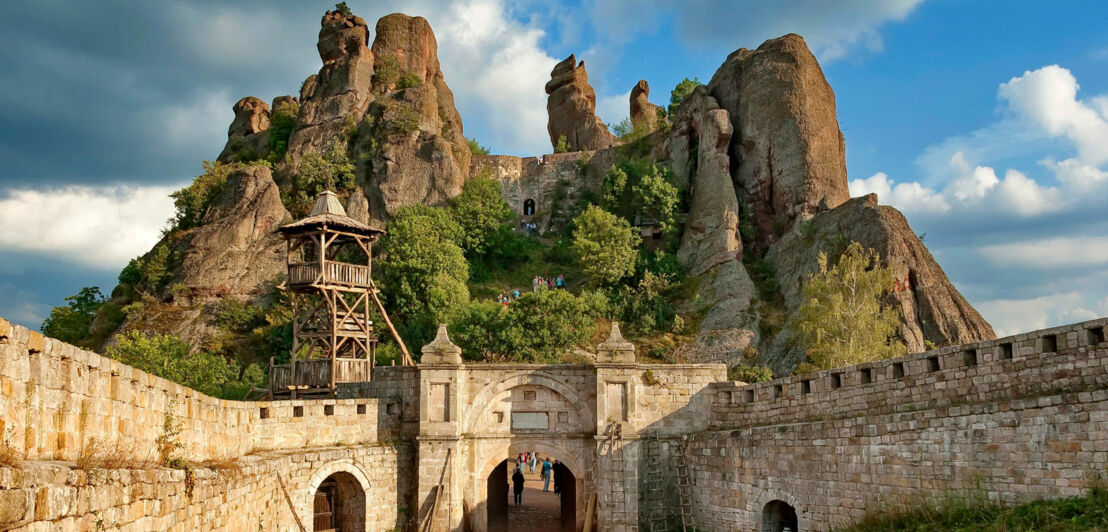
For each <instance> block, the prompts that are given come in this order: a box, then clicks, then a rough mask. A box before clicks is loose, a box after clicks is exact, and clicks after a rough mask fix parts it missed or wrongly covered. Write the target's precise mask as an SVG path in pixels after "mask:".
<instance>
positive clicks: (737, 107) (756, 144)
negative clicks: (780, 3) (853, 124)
mask: <svg viewBox="0 0 1108 532" xmlns="http://www.w3.org/2000/svg"><path fill="white" fill-rule="evenodd" d="M708 90H709V92H711V94H712V96H714V97H715V99H716V100H717V101H718V102H719V105H720V106H721V107H723V108H724V109H727V112H728V113H729V114H730V116H731V124H732V126H733V127H734V130H735V134H734V135H733V136H732V138H731V150H732V151H731V157H732V161H733V163H734V167H733V170H734V177H735V183H736V184H738V186H739V187H741V189H742V190H741V191H740V192H741V195H742V196H743V203H742V207H743V209H744V210H749V212H750V215H751V218H752V220H753V223H754V225H755V227H756V230H757V231H756V233H757V235H758V236H757V239H756V240H757V243H758V244H759V245H762V246H765V245H768V244H770V243H772V242H773V241H774V240H776V239H777V238H778V237H779V236H781V235H782V234H783V233H784V232H785V231H788V229H789V228H790V227H791V226H792V224H793V221H794V220H796V218H797V216H799V215H800V214H812V213H815V212H816V211H817V210H818V209H819V207H820V205H821V204H824V205H825V206H826V207H828V208H833V207H836V206H838V205H839V204H841V203H842V202H844V201H846V200H847V199H848V198H849V197H850V193H849V190H848V187H847V180H846V149H845V145H844V141H843V135H842V132H841V131H839V123H838V120H837V118H836V115H835V93H834V91H832V90H831V86H830V85H828V83H827V80H826V79H825V78H824V77H823V71H822V70H821V69H820V67H819V63H817V62H816V58H815V57H813V56H812V53H811V52H809V51H808V46H807V45H806V44H805V43H804V39H802V38H800V36H799V35H792V34H790V35H786V36H784V37H780V38H777V39H771V40H768V41H766V42H765V43H764V44H762V45H761V46H759V47H758V49H757V50H747V49H746V48H740V49H739V50H736V51H735V52H733V53H731V55H729V56H728V57H727V60H726V61H725V62H724V63H723V65H722V66H720V67H719V69H718V70H717V71H716V73H715V75H714V76H713V77H712V80H711V82H710V83H708Z"/></svg>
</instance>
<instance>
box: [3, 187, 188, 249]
mask: <svg viewBox="0 0 1108 532" xmlns="http://www.w3.org/2000/svg"><path fill="white" fill-rule="evenodd" d="M173 190H174V187H159V186H150V187H124V186H106V187H87V186H68V187H61V188H55V189H43V190H34V189H17V190H10V191H8V192H7V194H5V195H4V196H3V197H2V198H0V247H4V248H7V249H12V250H21V251H35V252H41V253H45V254H48V255H53V256H57V257H59V258H63V259H67V260H71V261H73V262H75V263H79V264H87V265H89V266H93V267H98V268H104V269H117V268H119V267H121V266H123V265H124V264H126V263H127V261H128V260H129V259H131V258H133V257H135V256H137V255H139V254H141V253H144V252H146V251H148V250H149V249H150V248H151V247H152V246H153V245H154V244H155V243H156V242H157V241H158V239H159V238H160V230H161V228H162V227H164V226H165V223H166V220H167V219H168V218H169V217H170V216H171V215H172V214H173V210H174V209H173V200H172V199H171V198H170V197H169V193H170V192H172V191H173Z"/></svg>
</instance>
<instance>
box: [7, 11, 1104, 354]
mask: <svg viewBox="0 0 1108 532" xmlns="http://www.w3.org/2000/svg"><path fill="white" fill-rule="evenodd" d="M348 4H349V5H350V7H351V8H352V10H353V11H354V12H355V13H356V14H358V15H360V16H362V17H364V18H365V19H366V20H367V21H369V23H370V26H371V27H372V26H373V23H374V21H376V19H377V18H379V17H381V16H383V15H385V14H388V13H392V12H397V11H401V12H404V13H407V14H409V15H419V16H423V17H425V18H427V19H428V20H429V21H430V23H431V26H432V27H433V28H434V30H435V34H436V37H437V39H438V43H439V58H440V60H441V62H442V69H443V72H444V75H445V78H446V82H447V84H448V85H449V86H450V87H451V89H452V90H453V91H454V94H455V100H456V105H457V107H458V110H459V112H460V113H461V115H462V119H463V127H464V130H465V134H466V135H467V136H469V137H475V138H476V139H478V141H479V142H481V143H482V144H484V145H488V146H490V147H491V148H492V151H493V152H494V153H502V154H513V155H538V154H542V153H547V152H550V151H551V147H550V144H549V139H548V138H547V134H546V95H545V93H544V92H543V85H544V84H545V83H546V81H547V80H548V79H549V73H550V69H551V68H552V67H553V66H554V64H555V63H557V62H558V61H560V60H561V59H564V58H565V57H567V56H568V55H569V54H571V53H573V54H576V55H577V57H578V59H583V60H584V61H585V64H586V68H587V70H588V73H589V80H590V82H591V83H592V85H593V87H594V88H595V89H596V93H597V98H598V113H599V114H600V116H601V118H603V119H604V120H605V121H606V122H608V123H614V122H618V121H619V120H620V119H622V118H624V117H626V116H627V112H628V93H629V92H630V89H631V87H632V86H633V85H634V84H635V82H636V81H638V80H639V79H645V80H647V81H648V82H649V83H650V86H651V88H652V93H651V96H650V98H651V100H652V101H654V102H655V103H659V104H664V103H667V102H668V99H669V91H670V90H671V89H672V88H673V86H674V85H676V84H677V83H678V82H679V81H681V80H682V79H683V78H685V77H689V78H698V79H699V80H700V81H702V82H707V81H708V80H709V79H710V78H711V77H712V74H713V73H714V72H715V69H716V68H717V67H718V66H719V65H720V64H721V63H722V62H723V60H724V58H725V57H726V56H727V55H728V54H729V53H730V52H732V51H734V50H735V49H738V48H742V47H745V48H754V47H757V46H758V45H759V44H760V43H761V42H763V41H764V40H766V39H768V38H773V37H777V36H780V35H782V34H785V33H789V32H793V33H798V34H800V35H802V36H803V37H804V38H805V40H806V41H807V42H808V45H809V47H811V49H812V51H813V53H815V55H816V57H817V58H818V59H819V61H820V63H821V65H822V67H823V70H824V73H825V75H826V76H827V78H828V80H829V82H830V83H831V86H832V87H833V88H834V90H835V94H836V98H837V103H838V116H839V123H840V126H841V127H842V130H843V133H844V135H845V137H846V145H847V166H848V172H849V176H850V190H851V194H852V195H855V196H857V195H862V194H867V193H870V192H876V193H877V194H878V198H879V201H880V202H881V203H883V204H889V205H892V206H894V207H897V208H899V209H901V210H902V211H903V212H904V214H905V215H906V216H907V218H908V220H909V222H910V223H911V225H912V227H913V229H914V230H915V231H916V232H917V234H919V235H920V236H921V237H922V238H923V239H924V242H925V244H926V245H927V246H928V248H929V249H930V250H931V252H932V254H934V255H935V257H936V259H937V260H938V261H939V263H940V264H941V265H942V266H943V268H944V270H945V271H946V273H947V275H948V276H949V277H950V279H951V281H953V282H954V284H955V285H956V286H957V287H958V289H959V290H961V292H962V293H963V294H964V295H965V296H966V297H967V298H968V299H969V300H970V302H971V303H972V304H973V305H974V306H976V307H977V309H978V310H979V311H981V313H982V314H983V315H984V316H985V318H986V319H987V320H988V321H989V322H990V323H992V325H993V326H994V328H995V329H996V331H997V333H998V334H1000V335H1007V334H1015V333H1018V332H1024V331H1029V330H1034V329H1038V328H1043V327H1047V326H1053V325H1060V324H1064V323H1071V322H1075V321H1081V320H1085V319H1091V318H1094V317H1098V316H1106V315H1108V199H1106V189H1108V32H1105V31H1104V21H1105V20H1108V3H1103V2H1072V1H1057V2H1049V3H1048V2H1032V1H1018V0H1012V1H983V0H980V1H979V0H973V1H962V2H954V1H944V0H885V1H873V0H842V1H839V2H825V1H823V0H792V1H787V2H760V1H755V0H731V1H719V0H684V1H680V2H678V1H677V0H655V1H653V2H641V1H635V2H632V1H629V0H607V1H601V0H595V1H591V0H575V1H573V2H569V3H566V2H559V1H554V0H549V1H548V0H526V1H523V2H514V3H513V2H506V1H500V0H465V1H457V2H449V1H444V0H415V1H406V2H399V1H393V0H373V1H369V0H348ZM331 5H333V2H330V3H329V2H310V1H297V2H293V1H287V2H277V1H267V0H240V1H238V2H234V3H226V2H217V1H215V0H178V1H175V2H136V1H132V2H121V1H117V0H104V1H99V2H95V3H93V2H79V3H77V2H60V1H54V0H38V1H30V0H9V1H5V2H3V3H0V102H2V104H0V317H4V318H6V319H10V320H12V321H15V322H18V323H21V324H24V325H27V326H31V327H35V328H37V327H38V325H39V324H40V323H41V321H42V320H43V319H44V318H45V317H46V315H48V313H49V311H50V308H51V307H53V306H56V305H61V304H64V297H65V296H67V295H71V294H73V293H76V292H77V291H78V290H79V289H80V288H81V287H83V286H89V285H96V286H100V287H101V288H102V289H103V290H104V291H105V292H106V293H107V292H110V290H111V288H112V287H113V286H114V285H115V279H116V276H117V275H118V272H119V270H120V268H122V266H123V265H125V264H126V262H127V261H128V260H129V259H130V258H132V257H135V256H137V255H139V254H141V253H143V252H145V251H146V250H148V249H149V248H150V247H151V246H152V245H153V244H154V243H155V242H156V241H157V239H158V238H159V235H160V231H161V229H162V228H164V227H165V225H166V220H167V219H168V218H169V217H170V216H171V214H172V211H173V206H172V201H171V200H170V199H169V197H168V194H169V193H170V192H171V191H173V190H175V189H177V188H180V187H182V186H184V185H186V184H187V183H189V182H190V181H191V179H192V178H193V177H194V176H196V175H197V174H199V173H200V172H201V161H203V160H205V159H213V158H214V157H215V156H216V155H217V154H218V153H219V151H220V149H222V147H223V144H224V142H225V141H226V135H227V126H228V125H229V124H230V123H231V120H232V118H233V112H232V111H231V106H232V105H233V104H234V102H235V101H237V100H238V99H239V98H241V97H243V96H249V95H252V96H257V97H260V98H262V99H264V100H266V101H269V100H271V99H272V98H273V97H275V96H279V95H283V94H295V93H296V92H297V91H298V90H299V87H300V83H301V82H302V81H303V80H304V78H306V77H307V76H308V75H309V74H312V73H314V72H316V71H317V70H318V69H319V67H320V60H319V56H318V54H317V52H316V49H315V42H316V37H317V34H318V31H319V19H320V17H321V16H322V14H323V12H324V11H325V10H326V9H327V8H329V7H330V6H331ZM371 38H372V36H371Z"/></svg>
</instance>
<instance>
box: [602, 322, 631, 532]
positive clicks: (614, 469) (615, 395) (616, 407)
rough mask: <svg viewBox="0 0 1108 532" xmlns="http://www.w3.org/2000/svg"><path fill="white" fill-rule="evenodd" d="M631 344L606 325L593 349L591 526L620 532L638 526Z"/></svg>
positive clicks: (618, 332)
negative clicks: (594, 449)
mask: <svg viewBox="0 0 1108 532" xmlns="http://www.w3.org/2000/svg"><path fill="white" fill-rule="evenodd" d="M634 371H635V346H634V344H632V343H631V342H628V341H627V340H624V339H623V335H622V334H621V333H620V331H619V324H618V323H614V322H613V323H612V332H611V333H610V334H609V335H608V339H607V340H605V341H604V342H603V343H601V344H600V345H598V346H597V348H596V410H597V411H596V434H597V436H596V438H597V460H598V463H597V465H598V467H597V481H596V488H597V489H596V491H597V498H598V504H597V525H598V528H599V530H605V531H613V532H623V531H631V530H637V529H638V525H639V476H638V473H639V468H638V463H639V445H638V442H637V436H636V428H635V424H634V422H633V420H634V419H635V395H636V389H635V388H636V386H635V379H634Z"/></svg>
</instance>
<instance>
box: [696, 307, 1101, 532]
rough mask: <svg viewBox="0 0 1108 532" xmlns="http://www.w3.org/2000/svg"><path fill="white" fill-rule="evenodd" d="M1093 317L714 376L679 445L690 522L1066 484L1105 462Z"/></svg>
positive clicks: (1042, 490)
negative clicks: (698, 425) (761, 373)
mask: <svg viewBox="0 0 1108 532" xmlns="http://www.w3.org/2000/svg"><path fill="white" fill-rule="evenodd" d="M1106 330H1108V319H1100V320H1094V321H1090V322H1086V323H1081V324H1076V325H1070V326H1065V327H1057V328H1053V329H1046V330H1043V331H1037V332H1033V333H1028V334H1021V335H1018V336H1013V337H1008V338H1001V339H997V340H990V341H985V342H980V343H976V344H969V345H963V346H958V347H948V348H943V349H939V350H935V351H929V352H925V353H918V354H914V355H909V356H906V357H901V358H897V359H892V360H885V361H880V362H873V363H867V364H861V365H858V366H853V367H848V368H841V369H836V370H832V371H823V372H820V373H817V374H814V375H800V376H792V377H788V378H784V379H778V380H775V381H771V382H766V383H759V384H754V385H742V384H741V383H719V384H715V385H713V387H712V395H713V397H712V401H713V405H712V419H711V424H712V428H711V430H709V431H705V432H702V433H698V434H695V435H692V436H691V437H690V443H689V447H688V454H689V456H690V460H691V462H692V467H693V470H694V471H695V478H694V485H695V486H696V491H697V492H698V493H700V494H702V495H703V497H701V498H700V499H699V500H698V501H697V502H698V505H697V506H696V513H697V515H698V516H702V518H703V521H702V522H700V523H698V524H699V525H700V526H701V527H702V528H705V529H708V530H757V529H759V528H760V526H761V513H762V509H763V507H764V506H765V505H766V503H768V502H770V501H772V500H781V501H784V502H786V503H788V504H790V505H791V506H793V507H794V508H795V509H796V511H797V514H798V517H799V520H800V529H801V530H828V529H830V528H831V527H832V526H844V525H847V524H849V523H851V522H853V521H854V520H856V519H857V518H859V517H861V516H862V515H863V514H864V513H865V510H866V509H867V508H869V509H872V508H874V507H875V506H877V505H880V504H895V503H897V502H900V501H905V502H908V503H911V502H913V501H918V497H921V496H943V495H945V494H949V493H950V490H962V489H967V488H969V489H984V490H986V491H987V493H988V495H989V497H990V498H993V499H997V500H1001V501H1004V502H1006V503H1015V502H1017V501H1023V500H1027V499H1036V498H1051V497H1065V496H1073V495H1079V494H1081V493H1083V492H1084V490H1085V489H1086V488H1087V487H1088V486H1089V485H1090V484H1091V483H1092V482H1093V481H1095V479H1097V478H1101V479H1104V478H1105V476H1106V475H1108V343H1106V342H1105V341H1104V340H1105V336H1104V335H1105V331H1106ZM936 365H937V369H936ZM836 376H837V377H836ZM836 378H837V379H838V381H837V382H836ZM805 383H807V384H805ZM914 497H915V498H914Z"/></svg>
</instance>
